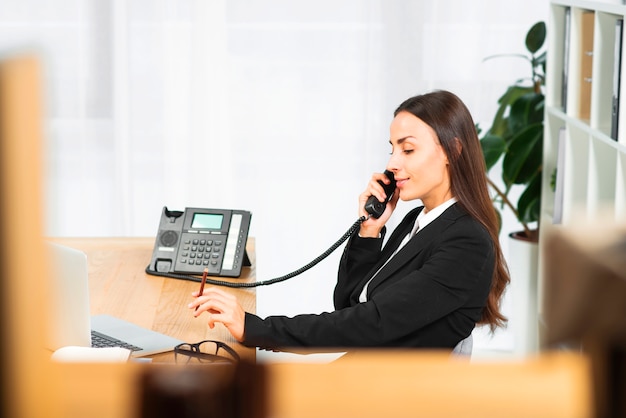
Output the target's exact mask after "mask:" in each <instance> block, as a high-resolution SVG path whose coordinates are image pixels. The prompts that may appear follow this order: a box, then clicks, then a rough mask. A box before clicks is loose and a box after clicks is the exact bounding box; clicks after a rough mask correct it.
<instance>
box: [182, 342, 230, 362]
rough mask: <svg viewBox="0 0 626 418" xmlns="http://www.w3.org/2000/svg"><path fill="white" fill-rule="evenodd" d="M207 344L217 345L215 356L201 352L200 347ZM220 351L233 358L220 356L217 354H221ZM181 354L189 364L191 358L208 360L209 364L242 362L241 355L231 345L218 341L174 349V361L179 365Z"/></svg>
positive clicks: (189, 344)
mask: <svg viewBox="0 0 626 418" xmlns="http://www.w3.org/2000/svg"><path fill="white" fill-rule="evenodd" d="M205 343H212V344H215V346H216V350H215V354H211V353H205V352H203V351H201V350H200V347H201V346H202V344H205ZM187 347H188V348H189V349H188V348H187ZM220 349H223V350H224V351H226V352H227V353H228V354H229V355H230V356H232V358H230V357H226V356H220V355H219V354H217V353H219V351H220ZM179 354H180V355H182V356H187V357H188V360H187V363H189V361H190V360H191V358H197V359H200V360H206V361H207V362H211V363H215V362H224V361H227V362H230V363H236V362H238V361H239V360H240V358H239V354H237V352H236V351H235V350H234V349H233V348H231V347H230V346H229V345H227V344H226V343H224V342H222V341H216V340H203V341H200V342H197V343H182V344H178V345H177V346H176V347H174V359H175V361H176V362H177V363H178V355H179Z"/></svg>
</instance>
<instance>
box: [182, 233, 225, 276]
mask: <svg viewBox="0 0 626 418" xmlns="http://www.w3.org/2000/svg"><path fill="white" fill-rule="evenodd" d="M223 247H224V242H223V241H222V239H219V238H218V239H204V238H193V239H191V238H184V239H183V246H182V248H181V250H180V252H179V254H178V256H179V257H178V263H179V264H178V265H179V267H181V266H187V268H185V270H187V269H188V270H190V271H202V270H203V269H204V268H205V267H208V268H209V273H211V272H219V266H220V265H221V261H222V257H223V252H224V250H223Z"/></svg>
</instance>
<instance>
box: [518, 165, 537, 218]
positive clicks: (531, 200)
mask: <svg viewBox="0 0 626 418" xmlns="http://www.w3.org/2000/svg"><path fill="white" fill-rule="evenodd" d="M517 210H518V216H519V219H520V221H522V222H526V223H528V222H535V221H538V220H539V213H540V210H541V172H537V173H535V176H534V177H533V178H532V179H531V181H530V183H529V184H528V186H527V187H526V189H525V190H524V191H523V192H522V194H521V195H520V197H519V200H518V201H517Z"/></svg>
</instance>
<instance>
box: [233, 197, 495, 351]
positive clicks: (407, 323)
mask: <svg viewBox="0 0 626 418" xmlns="http://www.w3.org/2000/svg"><path fill="white" fill-rule="evenodd" d="M422 209H423V207H419V208H416V209H414V210H412V211H411V212H409V213H408V214H407V215H406V217H405V218H404V219H403V220H402V222H401V223H400V225H398V227H397V228H396V230H395V231H394V232H393V234H392V235H391V236H390V237H389V241H388V243H387V244H386V245H385V247H384V248H381V247H382V243H383V239H384V233H385V230H383V234H382V236H381V238H360V237H358V234H355V235H354V236H353V237H351V238H350V240H349V241H348V244H347V245H346V248H345V250H344V253H343V256H342V258H341V262H340V266H339V274H338V280H337V285H336V287H335V292H334V303H335V311H333V312H325V313H322V314H306V315H297V316H295V317H285V316H270V317H267V318H265V319H261V318H259V317H258V316H256V315H252V314H249V313H246V318H245V336H244V338H245V341H244V342H243V343H244V344H245V345H247V346H257V347H261V348H266V349H273V350H282V351H297V350H295V349H296V348H313V347H315V348H318V349H321V348H324V349H349V348H353V347H423V348H453V347H454V346H455V345H456V344H457V343H458V342H459V341H461V340H462V339H464V338H465V337H467V336H468V335H469V334H470V333H471V332H472V330H473V329H474V326H475V324H476V322H477V321H478V320H479V319H480V317H481V313H482V310H483V308H484V306H485V304H486V300H487V295H488V294H489V290H490V287H491V280H492V275H493V268H494V260H495V258H494V247H493V244H492V241H491V238H490V237H489V234H488V232H487V231H486V230H485V228H484V227H483V226H482V225H481V224H480V223H478V222H477V221H475V220H474V219H473V218H471V217H470V216H469V215H468V214H467V213H466V212H465V211H464V210H463V209H461V207H460V206H459V204H458V203H456V204H454V205H452V206H451V207H450V208H448V209H447V210H446V211H445V212H444V213H442V214H441V215H440V216H439V217H438V218H436V219H435V220H434V221H433V222H431V223H430V224H428V225H426V226H425V227H424V228H423V229H421V230H420V232H419V233H418V234H417V235H415V236H414V237H413V238H411V240H409V242H408V243H407V244H406V245H405V246H404V247H403V248H402V249H401V250H400V251H399V252H398V254H396V256H395V257H394V258H393V259H392V260H391V261H389V263H387V265H385V267H384V268H383V269H382V270H381V271H380V272H379V273H378V274H377V275H376V277H374V279H373V280H372V281H371V283H370V284H369V286H368V291H367V302H364V303H359V301H358V299H359V294H360V293H361V291H362V289H363V286H364V285H365V283H367V281H368V280H369V279H370V278H371V277H372V275H373V274H374V273H375V272H376V271H377V270H378V269H379V268H380V266H382V265H383V264H384V262H385V260H387V258H388V257H389V256H390V255H391V254H392V253H393V252H394V250H395V249H396V248H397V247H398V246H399V244H400V242H401V241H402V239H403V238H404V237H405V236H406V235H407V234H408V233H409V232H410V230H411V228H412V226H413V224H414V222H415V219H416V217H417V215H418V214H419V212H420V211H421V210H422ZM342 351H343V350H342Z"/></svg>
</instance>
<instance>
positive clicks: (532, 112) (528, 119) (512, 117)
mask: <svg viewBox="0 0 626 418" xmlns="http://www.w3.org/2000/svg"><path fill="white" fill-rule="evenodd" d="M543 102H544V96H543V94H541V93H535V92H534V91H531V92H530V93H526V94H523V95H522V96H520V97H518V98H517V100H515V102H513V104H512V105H511V111H510V114H509V130H510V131H511V132H517V131H519V130H521V129H523V128H524V127H525V126H528V125H531V124H534V123H538V122H541V121H543Z"/></svg>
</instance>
